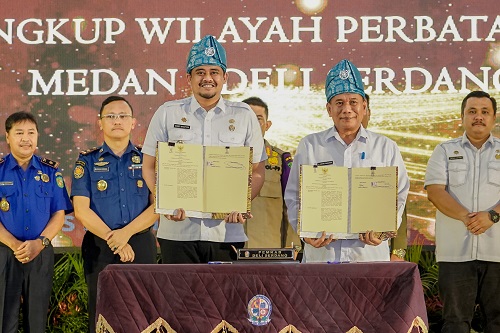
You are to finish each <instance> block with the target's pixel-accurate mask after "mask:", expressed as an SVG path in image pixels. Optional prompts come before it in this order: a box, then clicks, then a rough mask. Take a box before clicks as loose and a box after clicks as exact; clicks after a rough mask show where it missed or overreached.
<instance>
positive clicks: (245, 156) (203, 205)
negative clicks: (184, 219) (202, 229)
mask: <svg viewBox="0 0 500 333" xmlns="http://www.w3.org/2000/svg"><path fill="white" fill-rule="evenodd" d="M251 156H252V154H251V148H250V147H217V146H210V147H204V146H202V145H195V144H184V143H171V142H158V148H157V156H156V159H157V161H156V179H157V181H156V190H155V212H156V213H159V214H175V210H176V209H178V208H183V209H184V210H185V211H186V215H187V216H188V217H198V218H217V219H223V218H224V217H225V215H227V214H228V213H230V212H232V211H238V212H242V213H247V212H248V211H250V203H251V174H252V164H251V160H250V158H251Z"/></svg>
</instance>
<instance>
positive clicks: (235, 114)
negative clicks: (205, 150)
mask: <svg viewBox="0 0 500 333" xmlns="http://www.w3.org/2000/svg"><path fill="white" fill-rule="evenodd" d="M167 141H168V142H178V141H182V142H184V143H192V144H201V145H203V146H235V147H236V146H240V147H241V146H247V147H253V158H252V161H253V163H259V162H261V161H264V160H265V159H266V158H267V156H266V154H265V150H264V140H263V139H262V133H261V130H260V126H259V122H258V120H257V117H256V116H255V113H254V112H253V111H252V110H251V109H250V108H249V107H248V105H247V104H245V103H240V102H230V101H226V100H224V99H222V98H221V99H219V102H218V103H217V105H216V106H215V107H214V108H213V109H211V110H209V111H208V112H207V111H205V110H204V109H203V108H202V107H201V106H200V104H199V103H198V102H197V101H196V99H195V98H194V97H189V98H185V99H182V100H177V101H171V102H167V103H165V104H163V105H162V106H160V108H159V109H158V110H157V111H156V113H155V114H154V116H153V118H152V119H151V123H150V124H149V128H148V132H147V135H146V139H145V142H144V147H143V148H142V152H143V153H144V154H148V155H150V156H155V153H156V143H157V142H167ZM176 208H182V207H176ZM157 236H158V237H159V238H163V239H169V240H177V241H195V240H204V241H212V242H244V241H246V240H247V237H246V235H245V232H244V230H243V225H242V224H239V223H225V222H224V221H223V220H213V219H198V218H186V219H185V220H184V221H180V222H175V221H170V220H167V219H166V218H165V217H164V216H163V215H161V216H160V227H159V229H158V234H157Z"/></svg>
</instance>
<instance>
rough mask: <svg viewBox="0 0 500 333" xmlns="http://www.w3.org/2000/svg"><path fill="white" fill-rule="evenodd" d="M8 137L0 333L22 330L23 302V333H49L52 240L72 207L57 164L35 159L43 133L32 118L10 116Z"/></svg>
mask: <svg viewBox="0 0 500 333" xmlns="http://www.w3.org/2000/svg"><path fill="white" fill-rule="evenodd" d="M5 132H6V141H7V144H8V145H9V149H10V154H8V155H7V156H5V158H2V159H0V196H1V201H0V268H1V269H0V331H1V332H3V333H16V332H17V331H18V321H19V307H20V306H21V298H22V300H23V302H22V310H23V311H22V312H23V329H24V332H25V333H29V332H34V333H39V332H45V328H46V326H47V311H48V309H49V300H50V294H51V292H52V277H53V275H54V248H53V247H52V244H51V241H52V239H53V238H54V237H55V236H56V235H57V233H58V232H59V231H60V230H61V228H62V226H63V224H64V216H65V211H66V212H67V213H69V212H71V211H72V207H71V202H70V201H69V197H68V192H67V191H66V188H65V186H64V180H63V177H62V174H61V171H60V170H59V169H58V164H59V163H57V162H54V161H52V160H49V159H47V158H42V157H40V156H37V155H34V153H35V150H36V148H37V143H38V135H39V134H38V125H37V122H36V119H35V117H34V116H33V114H31V113H28V112H24V111H21V112H16V113H13V114H11V115H10V116H9V117H8V118H7V120H6V121H5Z"/></svg>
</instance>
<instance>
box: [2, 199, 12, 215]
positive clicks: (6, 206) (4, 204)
mask: <svg viewBox="0 0 500 333" xmlns="http://www.w3.org/2000/svg"><path fill="white" fill-rule="evenodd" d="M0 209H1V210H2V212H8V211H9V209H10V203H9V202H8V201H7V199H5V198H2V201H0Z"/></svg>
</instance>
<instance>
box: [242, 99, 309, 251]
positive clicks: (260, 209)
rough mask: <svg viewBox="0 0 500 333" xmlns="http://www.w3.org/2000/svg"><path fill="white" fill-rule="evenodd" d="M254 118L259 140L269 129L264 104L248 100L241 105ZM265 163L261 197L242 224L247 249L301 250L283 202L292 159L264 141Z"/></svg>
mask: <svg viewBox="0 0 500 333" xmlns="http://www.w3.org/2000/svg"><path fill="white" fill-rule="evenodd" d="M243 102H244V103H247V104H248V105H249V106H250V108H251V109H252V110H253V111H254V112H255V114H256V115H257V119H258V120H259V124H260V127H261V130H262V136H264V134H265V133H266V131H267V130H268V129H269V128H270V127H271V125H272V122H271V121H270V120H268V116H269V110H268V106H267V104H266V103H265V102H264V101H263V100H262V99H260V98H258V97H250V98H247V99H245V100H244V101H243ZM264 145H265V148H266V154H267V160H266V165H265V168H266V171H265V180H264V185H263V186H262V189H261V190H260V194H259V195H258V196H257V197H255V198H254V199H253V200H252V215H253V218H252V219H251V220H249V221H248V223H247V224H245V228H246V229H245V232H246V234H247V236H248V242H247V244H246V247H248V248H283V247H291V246H292V244H293V245H294V247H296V248H297V246H299V247H300V239H299V237H298V236H297V234H296V233H295V231H293V229H292V227H291V226H290V223H288V217H287V212H286V207H285V202H284V200H283V193H284V192H285V187H286V183H287V181H288V174H289V173H290V168H291V166H292V156H291V155H290V153H288V152H284V151H283V150H281V149H279V148H276V147H274V146H272V145H271V144H269V142H267V140H264Z"/></svg>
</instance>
